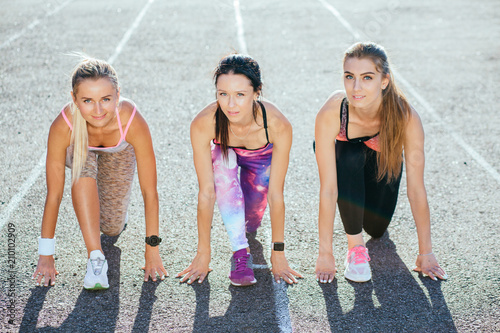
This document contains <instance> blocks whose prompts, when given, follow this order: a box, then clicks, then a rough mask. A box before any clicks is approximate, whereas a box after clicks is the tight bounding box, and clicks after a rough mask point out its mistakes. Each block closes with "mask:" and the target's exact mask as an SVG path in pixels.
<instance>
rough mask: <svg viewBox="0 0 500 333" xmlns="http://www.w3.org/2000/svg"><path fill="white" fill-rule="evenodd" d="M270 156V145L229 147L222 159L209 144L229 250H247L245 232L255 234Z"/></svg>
mask: <svg viewBox="0 0 500 333" xmlns="http://www.w3.org/2000/svg"><path fill="white" fill-rule="evenodd" d="M272 153H273V145H272V144H267V146H265V147H263V148H261V149H257V150H247V149H240V148H229V149H228V158H227V160H226V159H224V157H223V155H222V151H221V149H220V146H219V145H217V144H214V143H212V165H213V170H214V181H215V193H216V196H217V205H218V206H219V211H220V214H221V216H222V221H223V222H224V226H225V227H226V231H227V233H228V235H229V240H230V242H231V247H232V250H233V251H238V250H241V249H243V248H246V247H248V241H247V237H246V235H245V232H255V231H256V230H257V228H258V227H259V226H260V223H261V221H262V216H263V215H264V211H265V210H266V207H267V191H268V189H269V174H270V171H271V158H272ZM238 170H239V177H238Z"/></svg>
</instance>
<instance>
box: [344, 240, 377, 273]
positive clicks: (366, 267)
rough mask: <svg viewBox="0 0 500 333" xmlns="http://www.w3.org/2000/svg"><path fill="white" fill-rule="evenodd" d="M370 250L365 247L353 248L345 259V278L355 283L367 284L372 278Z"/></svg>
mask: <svg viewBox="0 0 500 333" xmlns="http://www.w3.org/2000/svg"><path fill="white" fill-rule="evenodd" d="M369 261H370V256H369V255H368V249H367V248H366V247H364V246H363V245H358V246H355V247H353V248H352V249H350V250H349V252H347V257H346V258H345V263H344V264H345V266H346V267H345V271H344V276H345V277H346V279H349V280H351V281H354V282H366V281H369V280H370V279H371V278H372V271H371V269H370V264H368V262H369Z"/></svg>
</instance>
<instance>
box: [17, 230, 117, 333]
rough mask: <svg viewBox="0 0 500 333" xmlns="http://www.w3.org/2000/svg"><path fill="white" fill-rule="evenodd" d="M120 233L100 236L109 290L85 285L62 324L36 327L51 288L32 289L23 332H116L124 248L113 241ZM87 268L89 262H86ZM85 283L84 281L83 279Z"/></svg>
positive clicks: (21, 329) (22, 325)
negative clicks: (86, 287)
mask: <svg viewBox="0 0 500 333" xmlns="http://www.w3.org/2000/svg"><path fill="white" fill-rule="evenodd" d="M117 240H118V236H114V237H110V236H106V235H101V244H102V249H103V252H104V255H105V256H106V260H107V261H108V267H109V270H108V279H109V289H107V290H101V291H91V290H85V289H83V288H82V291H81V293H80V295H79V296H78V299H77V301H76V304H75V307H74V309H73V311H72V312H71V313H70V314H69V316H68V317H67V318H66V320H64V322H63V323H62V324H61V326H59V327H42V328H38V329H37V328H36V325H37V321H38V316H39V313H40V311H41V310H42V307H43V303H44V301H45V297H46V294H47V291H48V290H49V288H33V289H32V291H31V296H30V298H29V300H28V302H27V304H28V305H27V306H26V308H25V310H24V316H23V319H22V322H21V326H20V329H19V331H20V332H53V331H60V332H89V331H95V332H99V331H103V330H104V331H107V332H114V331H115V329H116V321H117V319H118V312H119V308H120V257H121V250H120V248H118V247H116V246H115V245H114V244H115V243H116V241H117ZM85 267H86V265H85ZM82 283H83V281H82Z"/></svg>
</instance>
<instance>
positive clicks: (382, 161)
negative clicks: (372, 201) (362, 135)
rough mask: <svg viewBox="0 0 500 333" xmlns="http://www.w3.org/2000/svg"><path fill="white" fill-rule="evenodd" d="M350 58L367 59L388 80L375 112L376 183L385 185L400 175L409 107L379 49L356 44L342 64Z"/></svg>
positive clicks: (387, 62) (366, 44)
mask: <svg viewBox="0 0 500 333" xmlns="http://www.w3.org/2000/svg"><path fill="white" fill-rule="evenodd" d="M350 58H358V59H363V58H368V59H370V60H371V61H373V63H374V64H375V68H376V69H377V71H378V72H379V73H382V74H383V75H388V76H389V84H388V85H387V87H386V88H385V89H384V90H383V91H382V103H381V104H380V107H379V110H378V117H379V118H380V131H379V143H380V152H377V170H378V171H377V180H378V181H381V180H382V179H383V178H384V177H385V176H387V182H388V183H389V182H391V181H393V180H395V179H396V178H398V177H399V175H400V173H401V163H402V162H403V146H404V139H405V129H406V124H407V122H408V118H409V117H410V114H411V106H410V103H408V100H407V99H406V97H405V96H404V94H403V92H402V91H401V90H400V89H399V88H398V86H397V85H396V82H395V81H394V76H393V75H392V72H391V69H390V67H389V60H388V57H387V54H386V52H385V50H384V48H383V47H382V46H380V45H378V44H375V43H372V42H364V43H356V44H354V45H352V46H351V47H350V48H349V49H347V51H346V52H345V54H344V64H345V61H346V60H347V59H350Z"/></svg>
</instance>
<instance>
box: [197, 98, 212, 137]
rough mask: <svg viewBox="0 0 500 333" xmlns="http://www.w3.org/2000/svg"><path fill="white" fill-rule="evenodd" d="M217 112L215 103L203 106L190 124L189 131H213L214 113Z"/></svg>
mask: <svg viewBox="0 0 500 333" xmlns="http://www.w3.org/2000/svg"><path fill="white" fill-rule="evenodd" d="M216 111H217V102H216V101H214V102H212V103H210V104H208V105H207V106H205V107H204V108H203V109H202V110H201V111H200V112H199V113H198V114H197V115H196V116H195V117H194V119H193V121H192V122H191V131H193V130H196V131H201V132H207V131H214V121H215V118H214V116H215V112H216Z"/></svg>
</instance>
